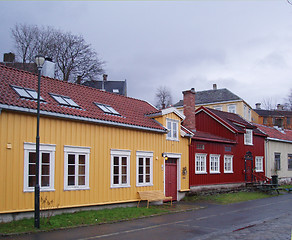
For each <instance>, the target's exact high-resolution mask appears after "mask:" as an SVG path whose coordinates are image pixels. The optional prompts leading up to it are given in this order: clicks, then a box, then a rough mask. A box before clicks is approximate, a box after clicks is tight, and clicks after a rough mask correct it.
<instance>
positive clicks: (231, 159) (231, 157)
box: [224, 154, 233, 173]
mask: <svg viewBox="0 0 292 240" xmlns="http://www.w3.org/2000/svg"><path fill="white" fill-rule="evenodd" d="M227 160H228V161H229V160H230V170H228V169H226V163H227ZM224 173H233V155H227V154H226V155H224Z"/></svg>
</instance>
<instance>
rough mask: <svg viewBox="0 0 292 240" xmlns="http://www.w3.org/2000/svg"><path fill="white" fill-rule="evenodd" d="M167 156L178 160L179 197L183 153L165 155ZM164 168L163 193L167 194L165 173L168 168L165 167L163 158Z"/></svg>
mask: <svg viewBox="0 0 292 240" xmlns="http://www.w3.org/2000/svg"><path fill="white" fill-rule="evenodd" d="M164 154H165V156H167V157H168V158H175V159H176V165H177V173H176V176H177V186H176V188H177V193H176V195H177V197H178V191H179V190H180V189H181V153H164ZM163 159H164V161H163V166H164V168H163V169H164V171H163V192H164V194H165V171H166V166H165V158H163Z"/></svg>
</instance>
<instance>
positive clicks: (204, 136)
mask: <svg viewBox="0 0 292 240" xmlns="http://www.w3.org/2000/svg"><path fill="white" fill-rule="evenodd" d="M192 139H194V140H203V141H212V142H222V143H232V144H235V143H236V142H235V141H232V140H230V139H227V138H223V137H219V136H216V135H213V134H210V133H207V132H201V131H196V132H194V136H193V137H192Z"/></svg>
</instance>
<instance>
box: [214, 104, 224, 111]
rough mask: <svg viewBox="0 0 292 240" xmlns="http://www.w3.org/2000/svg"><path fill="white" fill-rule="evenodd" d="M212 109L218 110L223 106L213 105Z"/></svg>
mask: <svg viewBox="0 0 292 240" xmlns="http://www.w3.org/2000/svg"><path fill="white" fill-rule="evenodd" d="M213 109H215V110H218V111H222V109H223V106H222V105H218V106H213Z"/></svg>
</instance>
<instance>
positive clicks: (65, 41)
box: [11, 24, 104, 82]
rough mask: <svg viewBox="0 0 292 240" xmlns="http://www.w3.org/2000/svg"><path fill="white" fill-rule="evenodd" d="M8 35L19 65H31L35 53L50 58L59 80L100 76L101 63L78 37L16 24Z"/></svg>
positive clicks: (89, 47) (48, 29)
mask: <svg viewBox="0 0 292 240" xmlns="http://www.w3.org/2000/svg"><path fill="white" fill-rule="evenodd" d="M11 32H12V38H13V40H14V42H15V46H16V50H17V56H18V57H19V58H20V59H21V61H22V62H23V63H29V62H34V56H35V55H37V54H43V55H45V56H47V57H50V58H52V59H53V61H54V62H55V63H56V66H57V68H56V76H57V78H59V79H62V80H64V81H70V82H75V81H76V79H77V77H78V76H79V77H81V78H82V79H83V80H97V79H98V76H100V75H101V74H103V73H104V70H103V65H104V62H103V61H101V60H100V59H99V57H98V55H97V53H96V52H95V51H94V49H92V47H91V45H89V44H87V43H86V42H85V40H84V38H83V37H82V36H81V35H79V36H78V35H73V34H72V33H64V32H62V31H60V30H56V29H54V28H52V27H38V26H36V25H26V24H16V25H15V26H14V28H13V29H11Z"/></svg>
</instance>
